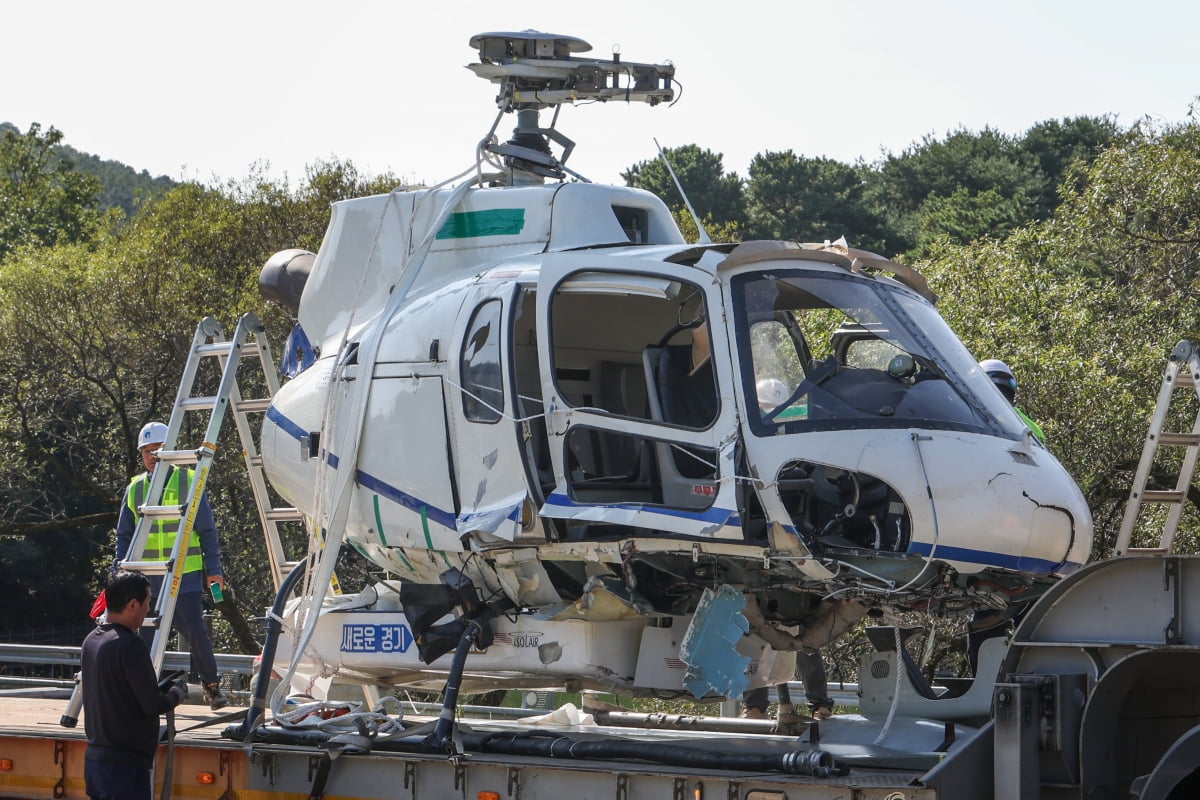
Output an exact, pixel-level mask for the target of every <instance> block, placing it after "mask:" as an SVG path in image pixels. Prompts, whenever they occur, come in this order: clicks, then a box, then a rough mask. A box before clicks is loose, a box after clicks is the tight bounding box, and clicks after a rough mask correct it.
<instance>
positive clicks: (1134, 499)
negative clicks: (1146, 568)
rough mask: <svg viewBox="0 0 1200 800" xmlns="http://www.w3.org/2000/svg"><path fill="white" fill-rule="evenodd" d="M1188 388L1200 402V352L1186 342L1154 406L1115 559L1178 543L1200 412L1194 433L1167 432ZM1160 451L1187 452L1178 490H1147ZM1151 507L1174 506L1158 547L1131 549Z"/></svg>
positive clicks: (1199, 441) (1199, 446)
mask: <svg viewBox="0 0 1200 800" xmlns="http://www.w3.org/2000/svg"><path fill="white" fill-rule="evenodd" d="M1184 388H1191V389H1192V390H1193V391H1194V392H1195V393H1196V396H1197V398H1200V352H1198V351H1197V350H1196V348H1195V346H1194V345H1192V343H1191V342H1189V341H1186V340H1185V341H1181V342H1179V344H1177V345H1175V349H1173V350H1172V351H1171V355H1170V357H1169V358H1168V359H1167V368H1166V371H1165V372H1164V373H1163V380H1162V386H1161V388H1159V390H1158V401H1157V403H1156V404H1155V406H1154V415H1153V416H1152V417H1151V419H1150V431H1149V433H1147V434H1146V443H1145V444H1144V445H1143V446H1142V457H1141V460H1140V461H1139V462H1138V467H1137V472H1136V473H1134V477H1133V487H1132V489H1131V491H1130V493H1129V500H1128V501H1127V502H1126V503H1125V516H1124V517H1123V518H1122V520H1121V531H1120V533H1119V534H1118V535H1117V546H1116V550H1115V552H1114V555H1117V556H1122V555H1125V554H1126V553H1129V552H1164V553H1165V552H1168V551H1169V550H1170V549H1171V544H1172V542H1173V541H1174V540H1175V531H1176V529H1177V528H1178V527H1179V520H1180V518H1181V517H1182V516H1183V508H1184V504H1185V503H1186V502H1187V497H1188V489H1190V488H1191V485H1192V475H1193V474H1194V473H1195V471H1196V457H1197V455H1198V454H1200V411H1198V412H1197V414H1196V419H1195V422H1194V423H1193V424H1192V430H1191V432H1190V433H1173V432H1170V431H1163V426H1164V425H1165V424H1166V421H1167V416H1168V414H1169V412H1170V410H1171V401H1172V399H1173V398H1174V395H1175V392H1176V390H1179V389H1184ZM1160 447H1182V448H1184V453H1183V461H1182V463H1181V464H1180V468H1179V475H1178V478H1177V479H1176V481H1175V488H1174V489H1149V488H1147V483H1148V482H1149V480H1150V473H1151V470H1152V469H1153V468H1154V462H1155V456H1156V455H1157V453H1158V448H1160ZM1150 504H1166V505H1169V506H1170V509H1169V510H1168V512H1167V517H1166V521H1165V522H1164V524H1163V527H1162V533H1161V535H1160V537H1159V541H1158V545H1157V546H1155V547H1145V548H1135V547H1131V542H1132V539H1133V531H1134V528H1135V527H1136V526H1137V522H1138V517H1139V516H1140V514H1141V511H1142V508H1143V507H1144V506H1146V505H1150Z"/></svg>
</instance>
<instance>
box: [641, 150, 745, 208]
mask: <svg viewBox="0 0 1200 800" xmlns="http://www.w3.org/2000/svg"><path fill="white" fill-rule="evenodd" d="M664 153H665V154H666V156H667V158H668V159H669V160H670V162H671V168H672V169H673V170H675V175H676V176H677V177H678V178H679V182H680V184H682V185H683V189H684V191H685V192H687V195H688V199H689V200H690V201H691V203H692V207H693V208H694V209H695V210H696V213H697V214H698V215H699V216H700V218H701V219H705V218H711V219H712V220H714V221H715V222H716V223H717V224H718V225H722V226H723V225H728V224H735V225H741V224H742V223H744V222H745V217H746V214H745V201H744V199H743V197H742V180H741V178H739V177H738V176H737V173H733V172H731V173H729V174H728V175H727V174H725V167H724V166H723V165H722V163H721V159H722V156H721V154H720V153H714V152H712V151H711V150H701V149H700V148H699V147H697V146H696V145H694V144H688V145H684V146H683V147H668V148H664ZM621 178H622V179H623V180H624V181H625V184H626V185H627V186H635V187H637V188H638V189H645V190H647V191H649V192H652V193H654V194H655V195H657V196H658V197H661V198H662V200H663V202H665V203H666V204H667V205H668V206H670V207H671V208H672V209H677V208H683V206H684V203H683V198H682V197H681V196H680V194H679V189H678V188H676V186H675V181H673V180H672V179H671V173H670V172H668V170H667V168H666V167H665V166H664V165H663V163H662V160H661V159H655V160H653V161H641V162H639V163H637V164H634V165H633V166H632V167H630V168H629V169H627V170H626V171H624V172H622V173H621Z"/></svg>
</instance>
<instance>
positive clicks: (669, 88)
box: [467, 30, 675, 184]
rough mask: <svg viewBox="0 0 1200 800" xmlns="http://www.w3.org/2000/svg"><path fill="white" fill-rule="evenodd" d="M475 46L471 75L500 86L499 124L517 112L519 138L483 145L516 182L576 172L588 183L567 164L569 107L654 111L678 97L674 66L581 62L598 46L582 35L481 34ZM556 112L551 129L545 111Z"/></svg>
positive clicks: (509, 179) (488, 141)
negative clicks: (562, 117) (563, 121)
mask: <svg viewBox="0 0 1200 800" xmlns="http://www.w3.org/2000/svg"><path fill="white" fill-rule="evenodd" d="M470 43H471V46H472V47H474V48H476V49H477V50H478V51H479V63H477V64H468V65H467V69H469V70H471V71H472V72H474V73H475V74H476V75H478V76H479V77H481V78H485V79H487V80H489V81H491V82H492V83H495V84H497V86H498V87H499V93H498V94H497V95H496V106H497V107H498V108H499V109H500V115H499V116H498V117H497V120H496V124H499V119H500V116H503V115H504V114H506V113H508V112H514V111H515V112H516V114H517V124H516V127H514V129H513V136H512V138H511V139H509V140H508V141H507V142H503V143H501V142H497V141H495V140H494V138H493V137H492V136H491V135H489V136H488V138H487V139H486V140H485V141H484V142H483V143H482V144H481V148H482V149H483V150H485V151H487V152H489V153H492V154H493V155H495V156H498V157H499V158H500V159H501V160H502V161H503V163H504V165H505V167H506V168H507V170H508V174H507V176H506V177H507V182H508V183H510V184H516V183H543V182H544V181H545V179H546V178H551V179H554V180H562V179H563V178H565V177H566V176H567V175H568V174H570V175H572V176H573V177H575V178H578V179H580V180H585V179H584V178H582V177H581V176H579V175H578V174H576V173H575V172H572V171H571V170H569V169H567V167H566V166H565V164H566V161H567V159H568V158H569V157H570V155H571V151H572V150H573V149H574V147H575V142H573V141H572V140H571V139H569V138H567V137H566V136H564V135H563V134H562V132H561V131H559V130H558V129H557V128H555V127H554V122H556V121H557V118H558V108H559V107H560V106H561V105H563V104H564V103H575V102H577V101H581V102H597V101H599V102H607V101H609V100H620V101H624V102H635V101H636V102H644V103H649V104H650V105H652V106H653V105H657V104H658V103H661V102H663V101H664V100H665V101H668V102H669V101H671V100H672V99H674V97H675V91H674V88H673V85H672V84H673V80H674V77H675V66H674V65H673V64H641V63H637V62H633V61H622V60H621V56H620V53H619V52H614V53H613V56H612V59H611V60H609V61H603V60H598V59H592V58H580V57H576V56H573V55H572V54H573V53H586V52H588V51H589V50H591V49H592V46H591V45H590V44H588V43H587V42H585V41H583V40H582V39H578V38H576V37H574V36H559V35H557V34H552V33H542V32H540V31H535V30H524V31H521V32H519V33H503V32H497V33H481V34H478V35H476V36H473V37H471V42H470ZM551 107H553V108H554V110H555V115H554V120H553V121H552V122H551V124H550V127H548V128H543V127H542V126H541V122H540V113H541V111H542V109H545V108H551ZM492 131H493V132H494V131H495V125H493V127H492ZM551 142H554V143H555V144H557V145H558V146H559V147H560V148H562V149H561V152H560V153H559V155H557V156H556V155H555V154H554V152H553V151H552V150H551V148H550V143H551Z"/></svg>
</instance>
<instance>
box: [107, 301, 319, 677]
mask: <svg viewBox="0 0 1200 800" xmlns="http://www.w3.org/2000/svg"><path fill="white" fill-rule="evenodd" d="M255 355H256V356H258V362H259V365H260V366H261V368H262V374H263V379H264V381H265V386H266V389H267V395H266V397H262V398H252V399H247V398H243V397H242V393H241V390H240V389H239V387H238V379H237V373H238V367H239V366H240V364H241V362H242V359H244V358H247V357H250V356H255ZM207 358H216V359H217V361H218V363H219V366H220V381H219V383H218V387H217V391H216V394H214V395H212V396H196V395H194V394H193V392H194V391H195V388H196V381H197V375H198V373H199V372H200V368H201V363H202V362H203V361H204V360H205V359H207ZM278 390H279V378H278V376H277V373H276V371H275V362H274V360H273V359H272V357H271V349H270V346H269V344H268V342H267V339H266V335H265V328H264V326H263V324H262V322H261V321H260V320H259V318H258V317H257V316H256V315H254V314H244V315H243V316H242V318H241V319H240V320H238V324H237V328H236V329H235V330H234V333H233V337H232V338H231V339H229V340H226V339H225V335H224V332H223V330H222V328H221V325H220V323H218V322H217V321H216V320H215V319H213V318H212V317H205V318H204V319H203V320H201V321H200V324H199V325H198V326H197V327H196V333H195V336H193V338H192V345H191V350H190V351H189V353H188V358H187V362H186V364H185V365H184V370H183V378H182V380H181V381H180V383H179V391H178V393H177V394H176V396H175V405H174V406H173V407H172V409H171V416H170V419H169V421H168V422H167V435H166V441H164V442H163V444H162V449H161V450H159V451H158V464H157V465H156V466H155V469H154V473H153V475H152V476H151V478H150V486H149V488H148V490H147V492H146V496H145V502H144V505H142V506H140V507H139V508H138V514H139V518H138V524H137V528H136V529H135V531H134V535H133V539H132V541H131V542H130V545H129V550H128V552H127V553H126V557H125V560H124V561H123V562H122V564H121V566H122V567H123V568H124V569H130V570H137V571H139V572H143V573H145V574H148V575H156V574H157V575H163V576H164V580H163V590H162V591H160V593H159V597H158V602H157V605H156V610H157V612H158V621H157V626H158V628H157V630H156V631H155V633H154V644H153V646H152V647H151V649H150V656H151V658H152V660H153V662H154V668H155V669H156V670H158V669H160V668H161V667H162V660H163V654H164V653H165V652H166V643H167V638H168V637H169V636H170V631H171V622H172V620H173V619H174V615H175V604H176V600H177V598H178V595H179V584H180V581H181V579H182V577H183V572H184V570H183V564H184V557H183V554H184V553H186V551H187V541H188V539H189V538H190V537H191V534H192V529H193V526H194V524H195V520H196V513H197V511H198V510H199V507H200V500H201V497H202V496H203V494H204V489H205V486H206V484H207V482H208V475H209V471H210V469H211V468H212V464H213V459H214V457H215V456H216V452H217V440H218V438H219V436H220V432H221V426H222V424H223V422H224V420H225V412H226V410H228V411H229V412H231V413H232V415H233V419H234V423H235V425H236V427H237V431H238V436H239V438H240V439H241V445H242V455H243V457H244V459H245V464H246V472H247V475H248V476H249V479H250V487H251V491H252V493H253V495H254V500H255V505H256V506H257V508H258V514H259V519H260V521H261V523H262V526H263V532H264V535H265V538H266V541H267V556H268V558H269V560H270V565H271V576H272V579H273V580H274V583H275V588H276V590H278V588H279V586H280V584H281V583H282V581H283V579H284V578H285V577H286V576H287V574H288V572H290V571H291V569H292V568H293V567H295V566H296V565H297V564H298V563H299V562H300V559H295V560H288V559H287V558H286V556H285V549H284V546H283V541H282V539H281V537H280V532H279V524H280V523H286V522H292V523H300V524H302V525H304V526H305V529H306V532H308V525H307V520H306V519H305V518H304V515H303V514H302V513H301V512H300V511H298V510H297V509H295V508H287V507H274V506H273V505H272V500H271V496H270V494H269V492H268V490H267V482H266V475H265V473H264V471H263V461H262V456H261V455H260V454H259V451H258V447H257V445H256V443H255V437H254V428H253V427H252V426H251V423H250V420H249V416H250V415H251V414H262V413H265V412H266V411H267V409H268V408H269V407H270V404H271V398H272V397H273V396H274V395H275V393H276V392H277V391H278ZM189 412H201V413H204V412H207V413H208V415H209V416H208V422H207V425H206V427H205V430H204V438H203V440H202V442H201V444H200V446H199V447H197V448H196V449H192V450H188V449H178V448H177V447H176V440H177V438H178V435H179V431H180V428H181V427H182V426H183V421H184V417H185V415H186V414H188V413H189ZM173 466H178V467H190V468H193V469H194V475H193V479H192V481H191V486H190V487H189V490H188V494H187V498H186V499H185V500H184V502H183V504H182V505H181V506H164V505H162V504H161V503H162V496H163V489H164V487H165V484H166V481H167V475H168V472H169V469H168V467H173ZM156 520H178V521H179V528H178V533H177V534H176V536H175V544H174V547H173V549H172V551H171V556H170V558H169V559H168V560H167V561H165V562H164V561H140V560H138V558H137V556H138V555H140V554H141V553H142V552H144V551H145V547H146V541H147V537H148V536H149V533H150V527H151V525H152V524H153V522H155V521H156ZM308 538H311V537H308Z"/></svg>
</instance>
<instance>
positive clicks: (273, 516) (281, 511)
mask: <svg viewBox="0 0 1200 800" xmlns="http://www.w3.org/2000/svg"><path fill="white" fill-rule="evenodd" d="M263 516H265V517H266V518H267V519H268V520H270V521H271V522H301V521H303V520H304V514H302V513H301V512H300V511H299V509H295V508H270V509H267V511H266V513H265V514H263Z"/></svg>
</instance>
